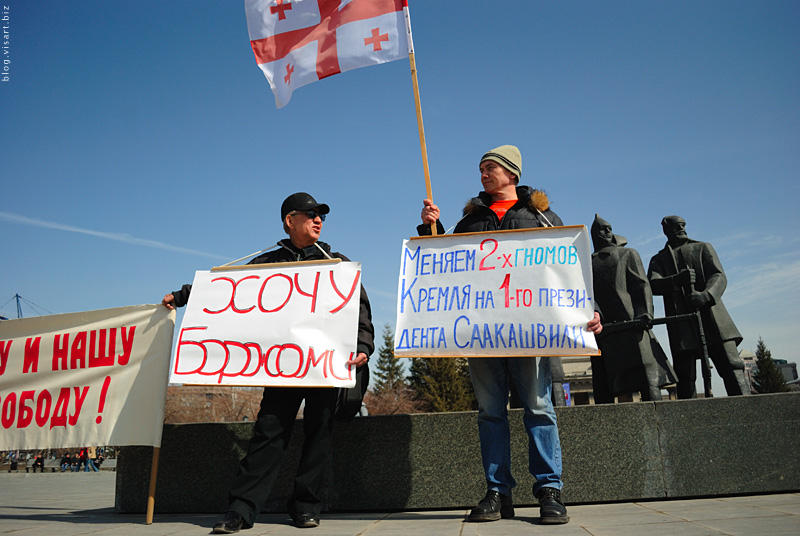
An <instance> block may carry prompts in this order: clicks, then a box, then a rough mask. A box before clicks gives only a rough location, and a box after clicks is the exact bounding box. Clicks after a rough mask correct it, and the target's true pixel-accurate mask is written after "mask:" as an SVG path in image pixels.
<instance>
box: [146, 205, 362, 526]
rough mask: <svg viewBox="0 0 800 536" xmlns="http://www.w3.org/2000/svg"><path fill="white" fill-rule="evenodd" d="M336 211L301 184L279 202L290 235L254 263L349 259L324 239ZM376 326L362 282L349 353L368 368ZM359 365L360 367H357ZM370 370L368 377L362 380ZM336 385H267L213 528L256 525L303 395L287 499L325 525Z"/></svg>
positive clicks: (300, 520)
mask: <svg viewBox="0 0 800 536" xmlns="http://www.w3.org/2000/svg"><path fill="white" fill-rule="evenodd" d="M329 212H330V208H329V207H328V205H325V204H323V203H317V202H316V200H315V199H314V198H313V197H311V196H310V195H309V194H307V193H304V192H299V193H296V194H292V195H290V196H289V197H287V198H286V200H285V201H284V202H283V204H282V205H281V220H282V221H283V229H284V231H286V233H287V234H288V235H289V239H288V240H287V239H283V240H281V241H279V242H278V246H279V248H278V249H275V250H272V251H270V252H268V253H264V254H263V255H260V256H258V257H256V258H254V259H253V260H251V261H250V262H249V263H248V264H265V263H275V262H296V261H310V260H318V259H326V258H327V259H331V258H339V259H342V260H343V261H348V260H349V259H348V258H347V257H345V256H344V255H342V254H341V253H336V252H331V248H330V246H329V245H328V244H326V243H324V242H320V241H319V236H320V233H321V232H322V222H323V221H325V217H326V215H327V214H328V213H329ZM190 292H191V285H184V286H183V288H181V290H178V291H175V292H173V293H171V294H167V295H166V296H164V299H163V300H162V303H163V304H164V306H166V307H167V308H170V309H171V308H173V307H182V306H184V305H186V302H187V301H188V300H189V293H190ZM374 335H375V332H374V328H373V326H372V313H371V309H370V304H369V299H368V298H367V293H366V291H365V290H364V287H363V286H362V287H361V298H360V310H359V318H358V341H357V350H356V352H357V355H356V356H355V357H354V358H353V359H352V360H351V361H348V364H349V365H350V366H353V365H354V366H356V367H358V368H360V367H365V368H364V369H361V372H362V373H363V374H365V375H366V372H368V369H366V364H367V359H368V357H369V355H370V354H371V353H372V352H373V350H374V349H375V343H374ZM358 368H357V372H358V371H359V370H358ZM368 381H369V380H368V376H366V378H365V379H364V381H363V386H364V388H365V387H366V385H367V383H368ZM338 392H339V390H338V389H331V388H324V387H265V388H264V397H263V398H262V400H261V410H260V411H259V413H258V419H257V420H256V423H255V427H254V430H253V437H252V439H251V440H250V445H249V447H248V449H247V454H246V455H245V457H244V458H243V459H242V461H241V462H240V464H239V470H238V472H237V474H236V477H235V478H234V481H233V484H232V486H231V490H230V494H229V497H228V512H227V513H226V514H225V517H224V518H223V519H222V520H221V521H220V522H219V523H217V524H216V525H214V530H213V532H214V533H217V534H231V533H234V532H238V531H239V530H240V529H242V528H250V527H252V526H253V523H254V522H255V519H256V516H258V513H259V511H260V510H261V508H262V506H263V505H264V504H265V503H266V502H267V499H268V498H269V495H270V492H271V491H272V488H273V487H274V486H275V482H276V481H277V479H278V474H279V472H280V469H281V464H282V462H283V458H284V455H285V453H286V449H287V447H288V445H289V439H290V437H291V433H292V428H293V427H294V421H295V417H296V416H297V412H298V410H299V409H300V405H301V403H302V402H303V400H305V408H304V410H303V432H304V435H305V442H304V444H303V452H302V456H301V458H300V464H299V466H298V468H297V472H296V473H295V480H294V492H293V493H292V496H291V498H290V500H289V504H288V506H287V509H288V512H289V515H290V516H291V517H292V520H293V521H294V524H295V525H296V526H297V527H300V528H311V527H317V526H319V514H320V512H321V511H322V506H323V501H322V485H323V482H324V476H325V469H326V468H327V466H328V464H329V462H330V457H331V433H332V431H333V422H334V414H335V410H336V400H337V394H338Z"/></svg>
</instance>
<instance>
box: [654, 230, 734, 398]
mask: <svg viewBox="0 0 800 536" xmlns="http://www.w3.org/2000/svg"><path fill="white" fill-rule="evenodd" d="M661 227H662V229H663V231H664V234H665V235H666V237H667V243H666V245H665V246H664V249H662V250H661V251H659V252H658V253H656V254H655V255H654V256H653V258H652V259H650V268H649V269H648V271H647V277H648V279H650V286H651V287H652V289H653V294H657V295H659V296H663V297H664V311H665V312H666V315H667V317H670V316H676V315H687V314H691V313H695V312H696V311H699V312H700V315H699V317H700V322H699V323H697V322H672V323H668V324H667V332H668V333H669V346H670V350H671V352H672V362H673V364H674V366H675V372H676V373H677V375H678V389H677V390H678V398H696V397H697V388H696V380H697V360H698V359H702V358H703V355H704V350H703V339H705V343H706V344H705V346H706V347H707V349H708V357H709V358H710V359H711V361H712V362H713V363H714V366H715V367H716V369H717V372H718V373H719V375H720V377H721V378H722V380H723V382H724V383H725V390H726V392H727V393H728V395H729V396H733V395H742V394H750V387H749V386H748V384H747V381H746V379H745V376H744V361H743V360H742V358H741V357H739V352H738V351H737V350H736V347H737V346H738V345H739V343H741V342H742V336H741V334H740V333H739V330H738V329H736V326H735V325H734V323H733V319H732V318H731V317H730V315H729V314H728V310H727V309H726V308H725V305H724V304H723V303H722V293H723V292H725V287H726V286H727V284H728V280H727V278H726V277H725V272H724V271H723V269H722V264H721V263H720V261H719V258H718V257H717V253H716V252H715V251H714V248H713V247H712V246H711V244H709V243H707V242H699V241H697V240H691V239H689V237H688V235H687V234H686V220H684V219H683V218H681V217H680V216H667V217H666V218H664V219H663V220H661Z"/></svg>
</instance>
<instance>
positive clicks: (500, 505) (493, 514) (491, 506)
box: [467, 489, 514, 522]
mask: <svg viewBox="0 0 800 536" xmlns="http://www.w3.org/2000/svg"><path fill="white" fill-rule="evenodd" d="M501 517H502V518H503V519H511V518H512V517H514V503H513V501H512V500H511V496H510V495H501V494H500V492H499V491H494V490H492V489H490V490H489V491H487V492H486V497H484V498H483V500H482V501H481V502H479V503H478V506H476V507H475V508H473V509H472V511H471V512H470V513H469V516H468V517H467V521H473V522H475V521H497V520H498V519H500V518H501Z"/></svg>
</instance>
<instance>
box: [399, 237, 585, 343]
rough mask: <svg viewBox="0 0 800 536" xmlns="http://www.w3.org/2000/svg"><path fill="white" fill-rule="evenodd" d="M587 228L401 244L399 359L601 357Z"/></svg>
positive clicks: (424, 239) (432, 238)
mask: <svg viewBox="0 0 800 536" xmlns="http://www.w3.org/2000/svg"><path fill="white" fill-rule="evenodd" d="M593 316H594V296H593V292H592V262H591V249H590V244H589V233H588V231H587V230H586V227H585V226H582V225H581V226H569V227H547V228H536V229H523V230H519V231H497V232H488V233H468V234H455V235H444V236H432V237H424V238H412V239H410V240H405V241H403V250H402V253H401V257H400V280H399V282H398V288H397V326H396V331H395V349H394V352H395V356H397V357H493V356H525V355H528V356H544V355H561V356H578V355H597V354H599V352H598V351H597V343H596V341H595V339H594V335H593V334H592V333H591V332H589V331H587V330H586V324H587V322H589V320H591V319H592V317H593Z"/></svg>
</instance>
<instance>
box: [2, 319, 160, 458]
mask: <svg viewBox="0 0 800 536" xmlns="http://www.w3.org/2000/svg"><path fill="white" fill-rule="evenodd" d="M174 328H175V312H174V311H169V310H168V309H166V308H165V307H163V306H161V305H135V306H130V307H119V308H116V309H105V310H100V311H87V312H82V313H69V314H61V315H51V316H40V317H36V318H25V319H18V320H5V321H1V322H0V427H2V433H0V450H11V449H43V448H65V447H81V446H91V445H120V446H121V445H151V446H155V447H157V446H160V445H161V429H162V426H163V424H164V401H165V396H166V390H167V373H168V367H169V355H170V353H171V350H172V338H173V332H174Z"/></svg>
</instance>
